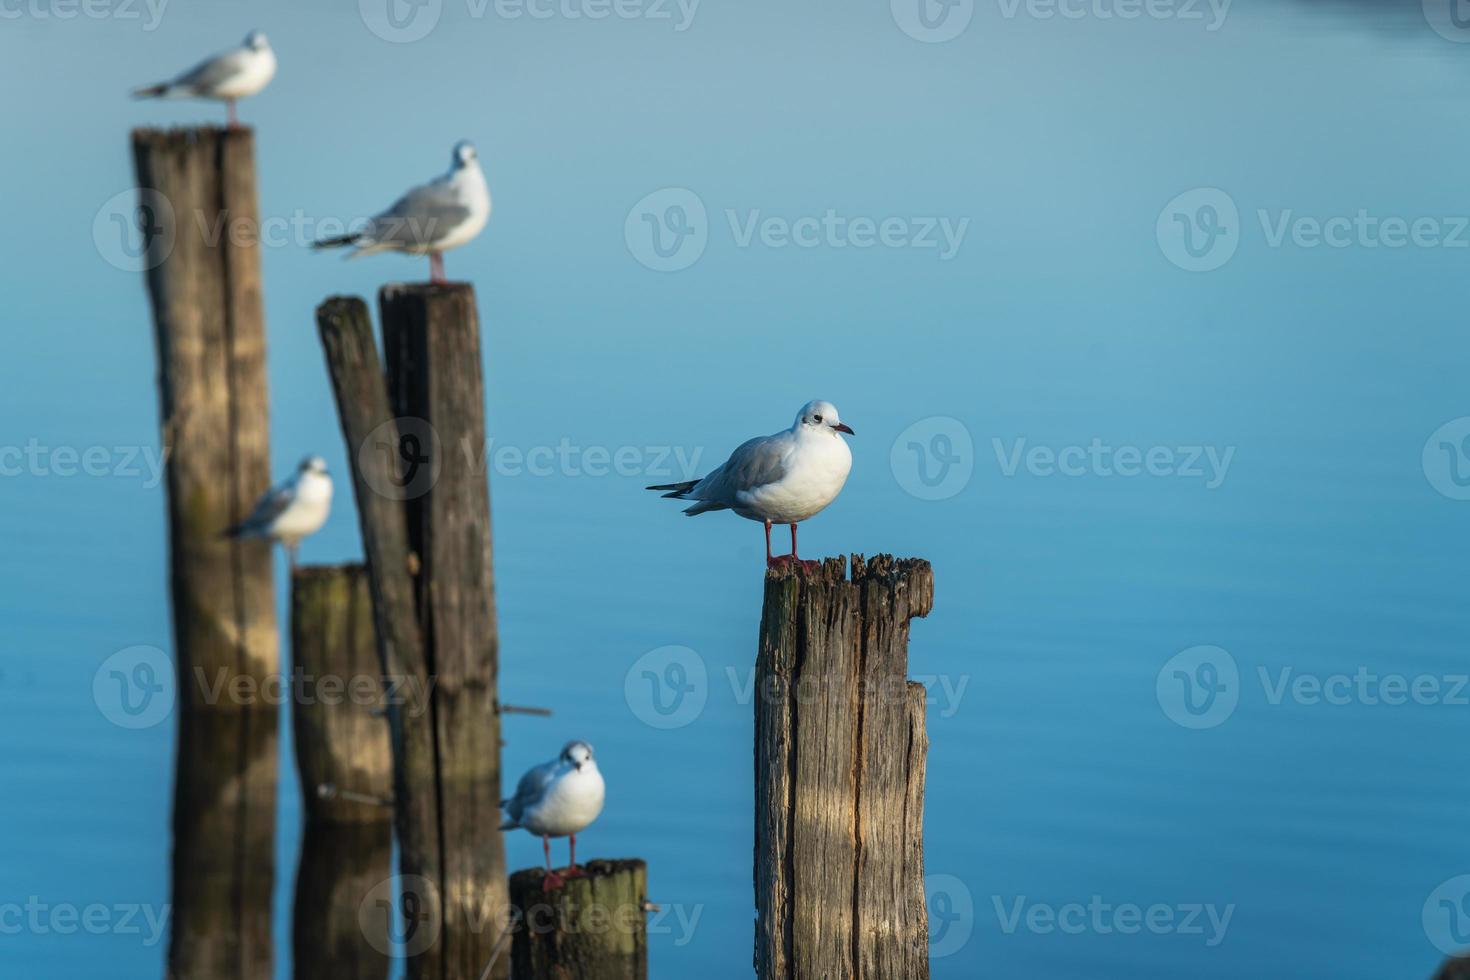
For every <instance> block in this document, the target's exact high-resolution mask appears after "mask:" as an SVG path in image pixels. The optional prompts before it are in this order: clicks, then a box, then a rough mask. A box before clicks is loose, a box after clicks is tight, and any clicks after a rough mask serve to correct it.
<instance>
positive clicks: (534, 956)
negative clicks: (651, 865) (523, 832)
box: [510, 858, 648, 980]
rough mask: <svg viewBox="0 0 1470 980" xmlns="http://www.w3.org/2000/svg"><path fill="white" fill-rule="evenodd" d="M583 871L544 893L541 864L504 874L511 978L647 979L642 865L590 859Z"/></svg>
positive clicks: (645, 894) (645, 877)
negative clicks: (512, 924)
mask: <svg viewBox="0 0 1470 980" xmlns="http://www.w3.org/2000/svg"><path fill="white" fill-rule="evenodd" d="M582 870H583V871H585V872H586V873H587V874H586V877H582V878H567V879H566V884H565V885H563V886H562V887H561V888H558V889H555V890H553V891H549V892H548V891H542V886H541V882H542V879H543V878H544V877H545V876H546V872H545V871H544V870H543V869H541V868H525V869H523V870H521V871H517V872H516V873H515V874H513V875H511V878H510V898H511V907H512V908H513V909H515V916H516V922H517V924H516V929H515V933H514V937H513V939H512V942H511V960H512V964H513V966H512V972H513V974H514V976H515V977H516V980H648V919H647V916H646V914H645V912H644V909H645V907H646V905H647V901H648V866H647V865H645V864H644V863H643V862H642V861H640V860H637V859H636V858H633V859H623V860H617V861H603V860H596V861H588V862H587V863H586V864H584V865H582Z"/></svg>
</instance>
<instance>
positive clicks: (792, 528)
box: [791, 524, 801, 561]
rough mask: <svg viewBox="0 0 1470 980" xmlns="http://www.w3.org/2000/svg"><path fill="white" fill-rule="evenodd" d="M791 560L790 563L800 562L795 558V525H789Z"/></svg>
mask: <svg viewBox="0 0 1470 980" xmlns="http://www.w3.org/2000/svg"><path fill="white" fill-rule="evenodd" d="M791 560H792V561H801V559H800V558H798V557H796V525H795V524H793V525H791Z"/></svg>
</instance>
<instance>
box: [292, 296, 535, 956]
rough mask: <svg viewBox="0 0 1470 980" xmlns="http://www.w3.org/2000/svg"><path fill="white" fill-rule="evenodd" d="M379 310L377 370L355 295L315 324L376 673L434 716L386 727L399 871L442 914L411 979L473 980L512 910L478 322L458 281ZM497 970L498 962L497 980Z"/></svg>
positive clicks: (384, 300)
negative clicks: (420, 880)
mask: <svg viewBox="0 0 1470 980" xmlns="http://www.w3.org/2000/svg"><path fill="white" fill-rule="evenodd" d="M381 306H382V317H383V336H384V343H383V346H384V351H385V353H386V361H387V369H386V374H385V372H384V371H383V369H382V368H380V367H379V362H378V357H377V350H376V347H375V346H374V344H373V336H372V326H371V323H370V321H369V319H368V315H367V309H366V306H365V305H364V304H363V303H362V302H361V301H360V300H355V299H348V298H340V297H339V298H335V299H331V300H328V301H327V302H326V303H324V304H323V305H322V306H321V307H320V308H319V309H318V311H317V322H318V326H319V329H320V331H321V335H322V343H323V346H324V348H325V350H326V356H327V363H328V368H329V370H330V372H331V375H332V379H333V386H334V389H335V391H336V395H337V405H338V411H339V414H340V415H341V419H342V427H343V435H344V437H345V438H346V440H347V447H348V452H349V455H350V457H351V459H352V463H353V476H354V480H353V486H354V489H355V491H356V497H357V502H358V512H359V515H360V518H361V522H362V532H363V541H364V549H365V551H366V554H367V558H368V565H369V568H370V569H371V578H372V585H373V597H374V605H375V609H376V620H377V622H378V625H379V630H380V639H381V642H382V643H383V650H384V658H385V664H386V669H387V670H388V672H389V673H390V674H391V673H394V672H395V671H401V672H403V675H404V676H411V677H415V678H421V680H422V683H423V684H425V685H427V684H428V683H429V681H431V680H432V687H431V688H429V687H426V688H425V689H427V690H431V692H432V693H431V696H430V698H429V711H428V712H427V713H426V714H425V715H424V716H423V717H422V718H420V719H408V718H406V717H403V715H404V713H403V712H398V713H397V714H398V717H397V718H396V719H395V721H394V735H393V751H394V769H395V790H396V792H397V794H398V801H399V808H400V811H399V839H400V846H401V854H402V869H403V872H404V873H405V874H413V875H419V876H422V877H424V878H426V879H428V880H429V881H430V882H432V883H433V885H434V886H435V890H436V892H437V896H438V900H439V901H440V903H441V904H442V919H443V923H442V925H443V929H442V935H441V938H440V939H439V941H438V942H436V943H434V944H433V945H432V946H431V947H430V948H429V949H427V950H425V951H423V952H421V953H419V954H418V955H416V956H413V957H411V958H410V960H409V973H410V976H411V977H434V978H457V977H473V978H478V977H479V976H480V971H481V970H483V968H484V966H485V964H486V963H487V962H490V961H491V959H492V951H493V950H494V947H495V944H496V941H497V939H498V938H499V937H500V935H501V933H502V926H503V925H504V923H505V922H506V920H507V918H508V915H509V905H508V897H507V893H506V881H505V852H504V844H503V842H502V840H501V835H500V832H499V830H498V829H497V828H498V826H499V801H500V719H499V714H498V709H497V698H496V680H497V675H498V656H499V652H498V640H497V634H496V624H495V605H494V575H493V570H492V559H491V537H490V513H489V482H488V474H487V473H486V471H485V468H484V465H483V453H484V447H485V418H484V388H483V382H482V379H481V375H480V345H479V325H478V320H477V317H476V314H475V299H474V292H473V290H472V289H471V288H470V287H469V286H467V285H463V284H450V285H423V286H389V287H386V288H385V289H384V290H383V293H382V296H381ZM410 624H411V625H410ZM507 972H508V960H507V959H506V958H505V957H500V958H499V960H498V961H497V963H496V967H495V970H494V972H493V973H492V976H496V977H504V976H506V975H507Z"/></svg>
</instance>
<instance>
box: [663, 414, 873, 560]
mask: <svg viewBox="0 0 1470 980" xmlns="http://www.w3.org/2000/svg"><path fill="white" fill-rule="evenodd" d="M839 432H846V433H847V434H848V435H852V434H853V432H852V429H850V428H848V427H847V425H845V424H844V423H843V421H842V419H841V418H839V417H838V415H837V406H835V405H833V404H832V403H831V402H824V401H811V402H807V403H806V404H805V405H803V406H802V407H801V411H800V412H799V413H797V416H796V421H795V422H794V423H792V426H791V428H789V429H787V430H786V431H784V432H777V433H776V434H775V435H769V436H760V437H758V438H755V439H751V440H750V441H749V442H746V443H744V444H742V445H741V446H740V448H738V449H736V450H735V451H734V452H733V453H731V454H730V458H729V459H727V460H726V461H725V462H724V463H723V464H721V465H720V467H719V468H718V469H716V470H715V471H714V472H713V473H710V474H709V475H708V476H706V477H705V478H704V479H702V480H689V481H688V482H686V483H665V484H662V485H661V486H653V487H648V488H647V489H649V490H667V491H668V492H667V493H665V494H664V496H665V497H674V498H676V499H678V500H694V501H697V503H695V505H694V506H693V507H689V508H686V509H685V511H684V513H686V514H688V515H690V516H691V517H692V516H693V515H695V514H703V513H704V512H705V511H710V510H727V509H728V510H733V511H734V512H735V513H737V514H739V515H740V516H741V517H745V518H748V519H750V520H752V521H761V522H763V523H764V524H765V525H766V565H767V567H770V566H773V565H781V564H786V563H789V562H797V561H800V560H801V559H800V558H798V557H797V556H796V525H797V523H798V522H800V521H804V520H806V519H807V518H808V517H812V516H813V515H815V514H817V513H818V512H819V511H821V510H822V508H824V507H826V506H827V505H828V504H830V503H831V502H832V501H833V500H834V499H836V497H837V494H838V493H840V492H841V491H842V485H843V484H844V483H846V482H847V474H848V471H849V470H851V469H852V452H851V450H849V449H848V448H847V440H845V439H843V438H842V437H841V436H840V435H838V433H839ZM772 523H776V524H790V525H791V554H789V555H780V556H777V557H772V555H771V524H772Z"/></svg>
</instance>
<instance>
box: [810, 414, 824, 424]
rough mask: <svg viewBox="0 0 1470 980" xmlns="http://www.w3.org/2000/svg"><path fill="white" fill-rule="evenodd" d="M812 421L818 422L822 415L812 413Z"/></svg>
mask: <svg viewBox="0 0 1470 980" xmlns="http://www.w3.org/2000/svg"><path fill="white" fill-rule="evenodd" d="M812 421H813V422H820V421H822V417H821V416H820V415H813V416H812Z"/></svg>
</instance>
